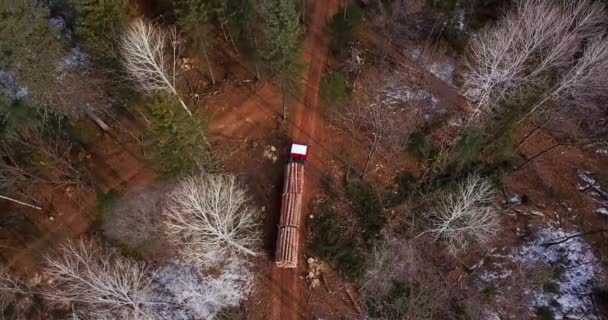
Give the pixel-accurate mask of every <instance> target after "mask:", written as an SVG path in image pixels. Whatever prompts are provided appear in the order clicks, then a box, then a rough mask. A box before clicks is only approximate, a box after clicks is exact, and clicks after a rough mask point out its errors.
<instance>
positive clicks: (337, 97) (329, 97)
mask: <svg viewBox="0 0 608 320" xmlns="http://www.w3.org/2000/svg"><path fill="white" fill-rule="evenodd" d="M320 96H321V101H323V104H324V107H325V111H326V112H325V113H326V117H328V118H332V117H333V115H334V113H342V112H343V108H344V104H345V103H346V102H347V100H348V97H349V96H350V88H349V87H348V83H347V81H346V77H344V74H342V73H340V72H330V73H328V74H326V75H325V76H324V77H323V80H321V89H320Z"/></svg>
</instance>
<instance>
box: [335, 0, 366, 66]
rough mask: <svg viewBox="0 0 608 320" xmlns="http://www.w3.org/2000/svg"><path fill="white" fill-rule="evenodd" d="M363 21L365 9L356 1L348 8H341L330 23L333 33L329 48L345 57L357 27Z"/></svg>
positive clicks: (339, 55) (337, 55)
mask: <svg viewBox="0 0 608 320" xmlns="http://www.w3.org/2000/svg"><path fill="white" fill-rule="evenodd" d="M362 22H363V10H361V8H360V7H359V5H357V4H356V3H352V4H351V5H349V6H348V7H347V8H346V10H340V11H339V12H338V13H336V15H335V16H334V17H333V18H332V20H331V22H330V24H329V27H330V28H331V33H332V39H331V43H330V45H329V48H330V51H331V53H332V54H333V55H334V56H336V57H340V58H341V57H344V55H345V54H346V53H347V50H348V47H349V43H350V42H351V41H352V39H353V36H354V32H355V30H356V28H357V27H358V26H359V25H360V24H361V23H362Z"/></svg>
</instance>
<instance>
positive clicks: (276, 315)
mask: <svg viewBox="0 0 608 320" xmlns="http://www.w3.org/2000/svg"><path fill="white" fill-rule="evenodd" d="M339 6H340V1H339V0H310V1H309V2H308V12H307V34H306V39H305V51H304V57H303V58H304V62H305V65H306V69H305V74H304V83H303V84H304V86H303V88H305V89H304V92H303V98H302V101H301V102H300V103H297V104H296V105H294V106H293V107H292V108H291V109H290V110H291V112H290V118H291V119H290V120H291V121H290V128H289V136H290V138H291V139H292V141H293V142H297V143H302V144H306V145H309V146H311V154H310V158H309V162H311V163H310V165H309V166H308V168H317V167H319V166H320V165H321V164H320V157H319V155H318V154H317V155H315V152H316V151H317V150H316V149H315V141H318V138H317V137H315V132H316V129H317V126H318V123H319V121H320V115H319V112H318V105H319V86H320V83H321V78H322V77H323V72H324V70H325V67H326V65H327V56H328V51H329V43H330V40H331V36H330V33H329V30H328V25H329V21H330V20H331V18H332V17H333V16H334V15H335V14H336V13H337V12H338V10H339ZM319 149H320V148H319ZM318 151H320V150H318ZM305 174H306V178H305V181H306V183H305V186H304V199H303V203H309V201H310V199H311V198H312V196H313V194H312V193H313V191H314V188H315V187H314V186H315V185H316V183H315V182H314V181H313V177H315V176H317V175H314V174H312V173H311V171H310V170H308V171H306V172H305ZM302 215H303V216H304V218H305V217H307V216H308V213H307V212H306V207H304V210H303V212H302ZM305 221H306V219H302V222H303V224H302V226H301V228H300V248H303V245H304V242H305V239H304V236H305V230H306V224H305ZM301 253H302V250H301V251H300V259H299V260H300V261H299V266H298V268H297V269H295V270H294V269H281V268H277V267H274V266H273V268H272V271H271V281H272V282H273V284H272V287H276V288H281V290H273V292H272V300H271V301H272V307H271V317H272V318H271V319H275V320H289V319H294V320H295V319H298V320H299V319H307V318H308V316H307V312H306V306H305V304H306V301H305V299H306V296H305V292H304V291H305V290H304V289H305V288H304V281H303V280H301V279H300V276H301V275H302V274H303V273H304V268H305V263H306V261H304V260H305V257H304V256H303V255H302V254H301Z"/></svg>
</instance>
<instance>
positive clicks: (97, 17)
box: [74, 0, 131, 67]
mask: <svg viewBox="0 0 608 320" xmlns="http://www.w3.org/2000/svg"><path fill="white" fill-rule="evenodd" d="M74 7H75V11H76V19H75V20H76V21H75V25H74V33H75V35H76V38H77V40H78V42H79V44H80V45H81V46H82V47H83V48H84V49H85V50H86V51H87V53H89V54H90V55H91V56H92V57H93V58H94V59H95V60H97V62H99V63H101V64H102V65H103V66H104V67H108V66H116V65H118V60H117V54H116V52H117V44H118V41H117V39H119V34H120V33H121V32H122V31H123V30H124V29H125V27H126V26H127V24H128V22H129V13H130V8H131V7H130V5H129V0H113V1H91V0H75V1H74Z"/></svg>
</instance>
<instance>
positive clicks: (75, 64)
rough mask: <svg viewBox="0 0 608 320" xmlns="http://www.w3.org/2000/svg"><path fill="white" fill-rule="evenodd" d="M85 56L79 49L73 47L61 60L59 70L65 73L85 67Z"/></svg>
mask: <svg viewBox="0 0 608 320" xmlns="http://www.w3.org/2000/svg"><path fill="white" fill-rule="evenodd" d="M86 61H87V54H86V53H84V51H82V49H80V47H73V48H71V49H70V51H68V53H67V54H66V55H65V56H64V57H63V59H61V68H62V69H63V70H66V71H75V70H77V69H78V68H80V67H82V66H84V65H85V63H86Z"/></svg>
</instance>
